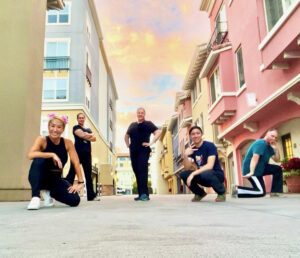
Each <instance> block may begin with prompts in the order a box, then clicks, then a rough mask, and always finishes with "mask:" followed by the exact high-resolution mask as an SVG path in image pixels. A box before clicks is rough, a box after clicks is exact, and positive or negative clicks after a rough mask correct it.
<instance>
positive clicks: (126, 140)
mask: <svg viewBox="0 0 300 258" xmlns="http://www.w3.org/2000/svg"><path fill="white" fill-rule="evenodd" d="M124 140H125V144H126V146H127V148H129V135H128V134H125V136H124Z"/></svg>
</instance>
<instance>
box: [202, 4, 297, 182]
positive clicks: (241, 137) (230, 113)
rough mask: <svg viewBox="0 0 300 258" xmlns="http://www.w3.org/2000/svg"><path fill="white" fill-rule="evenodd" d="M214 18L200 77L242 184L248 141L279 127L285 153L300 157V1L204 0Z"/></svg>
mask: <svg viewBox="0 0 300 258" xmlns="http://www.w3.org/2000/svg"><path fill="white" fill-rule="evenodd" d="M200 10H201V11H206V12H207V13H208V15H209V19H210V22H211V31H212V33H211V39H210V41H209V42H208V44H207V53H205V58H206V59H205V62H203V65H202V67H201V69H200V78H206V79H207V82H208V87H209V98H210V100H209V111H208V113H209V121H210V123H211V124H215V125H218V129H219V131H218V138H219V139H221V140H224V141H229V142H230V143H231V144H232V148H229V149H228V153H227V156H228V158H231V159H232V160H233V161H234V162H233V163H234V168H233V175H232V176H233V178H234V181H235V183H242V176H241V166H242V159H243V156H244V155H245V152H246V151H247V149H248V147H249V145H250V144H251V143H252V142H253V141H254V140H257V139H259V138H262V137H263V136H264V134H265V132H266V131H267V130H268V129H270V128H273V127H276V128H277V129H278V132H279V146H280V152H281V156H282V157H284V156H287V157H292V156H295V157H299V156H300V130H299V128H300V26H299V24H300V1H299V0H276V1H275V0H251V1H249V0H223V1H222V0H203V1H201V4H200Z"/></svg>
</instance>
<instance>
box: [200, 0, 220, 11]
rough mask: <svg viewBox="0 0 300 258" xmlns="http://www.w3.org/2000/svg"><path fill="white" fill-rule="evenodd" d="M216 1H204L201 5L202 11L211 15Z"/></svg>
mask: <svg viewBox="0 0 300 258" xmlns="http://www.w3.org/2000/svg"><path fill="white" fill-rule="evenodd" d="M215 1H216V0H202V1H201V3H200V8H199V9H200V11H204V12H207V13H208V14H209V15H210V13H211V10H212V8H213V6H214V4H215Z"/></svg>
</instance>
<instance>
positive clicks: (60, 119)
mask: <svg viewBox="0 0 300 258" xmlns="http://www.w3.org/2000/svg"><path fill="white" fill-rule="evenodd" d="M53 120H59V121H60V122H61V123H62V125H63V128H64V129H65V127H66V124H67V123H66V121H65V120H63V119H62V118H61V117H60V116H53V117H51V118H50V119H49V121H48V126H50V123H51V122H52V121H53Z"/></svg>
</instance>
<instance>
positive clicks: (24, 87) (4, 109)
mask: <svg viewBox="0 0 300 258" xmlns="http://www.w3.org/2000/svg"><path fill="white" fill-rule="evenodd" d="M47 4H48V5H47ZM47 8H48V9H62V8H63V1H61V0H48V1H46V0H31V1H18V3H16V1H0V24H1V27H2V28H5V29H3V30H1V41H0V49H1V57H2V59H1V60H2V61H1V62H0V69H1V73H0V85H1V86H0V87H1V94H0V115H1V117H2V118H5V122H4V123H1V128H0V142H1V146H2V148H1V150H0V164H1V171H0V201H19V200H28V199H29V198H31V190H30V186H29V183H28V179H27V177H28V170H29V166H30V161H29V160H28V159H27V157H26V153H27V151H28V149H29V147H30V146H31V144H32V142H33V141H34V139H35V137H36V136H37V135H39V128H40V117H41V99H42V85H43V50H44V36H45V15H46V9H47Z"/></svg>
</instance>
